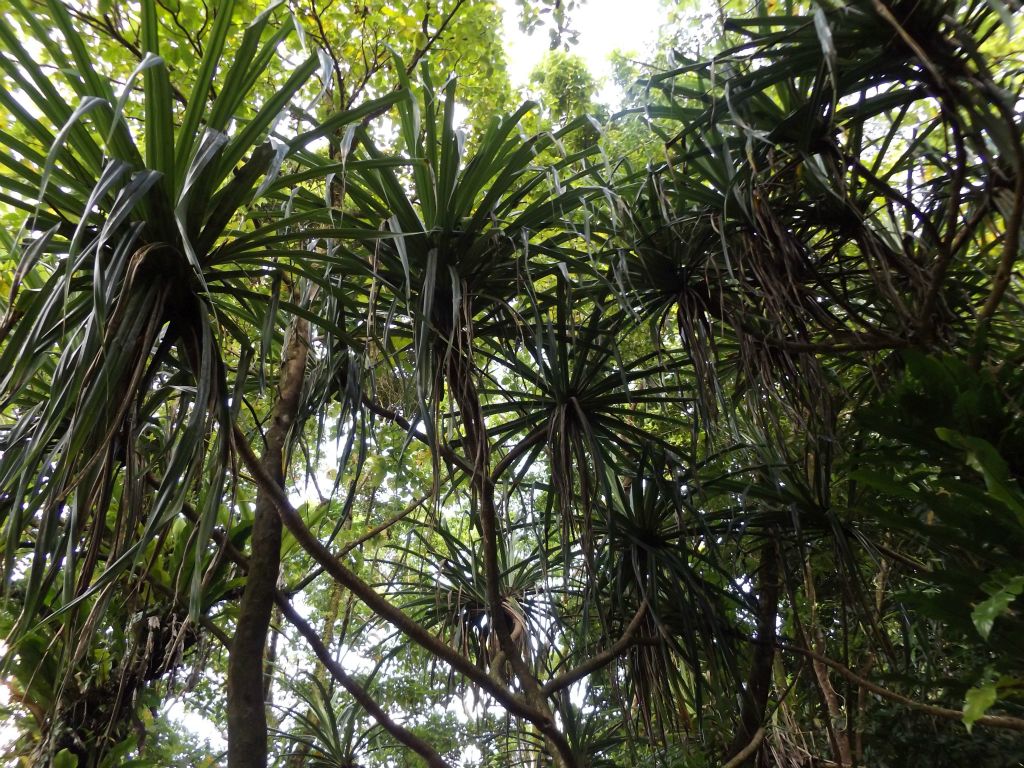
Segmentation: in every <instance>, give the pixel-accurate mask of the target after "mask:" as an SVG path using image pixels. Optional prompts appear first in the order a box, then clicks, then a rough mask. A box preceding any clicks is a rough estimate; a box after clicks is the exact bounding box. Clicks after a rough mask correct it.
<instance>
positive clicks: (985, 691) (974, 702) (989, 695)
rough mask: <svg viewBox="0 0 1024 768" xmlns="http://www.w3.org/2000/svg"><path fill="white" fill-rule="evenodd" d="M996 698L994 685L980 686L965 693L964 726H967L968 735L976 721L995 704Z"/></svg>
mask: <svg viewBox="0 0 1024 768" xmlns="http://www.w3.org/2000/svg"><path fill="white" fill-rule="evenodd" d="M997 698H998V694H997V691H996V686H995V683H989V684H988V685H981V686H978V687H976V688H971V689H970V690H969V691H967V696H966V697H964V725H965V726H967V732H968V733H970V732H971V728H972V727H973V726H974V724H975V723H976V722H977V721H978V719H979V718H981V717H983V716H984V715H985V713H986V712H988V710H989V708H990V707H991V706H992V705H993V704H995V703H996V699H997Z"/></svg>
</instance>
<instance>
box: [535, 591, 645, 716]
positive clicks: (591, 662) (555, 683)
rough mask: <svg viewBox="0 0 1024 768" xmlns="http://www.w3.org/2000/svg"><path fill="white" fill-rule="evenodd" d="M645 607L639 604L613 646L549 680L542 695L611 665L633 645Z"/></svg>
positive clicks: (560, 688)
mask: <svg viewBox="0 0 1024 768" xmlns="http://www.w3.org/2000/svg"><path fill="white" fill-rule="evenodd" d="M647 607H648V606H647V601H646V600H644V601H643V602H642V603H640V608H639V609H638V610H637V612H636V615H635V616H634V617H633V619H632V621H630V622H629V626H628V627H626V631H625V632H623V633H622V637H620V638H619V639H618V640H617V641H616V642H615V643H614V644H612V645H610V646H609V647H608V648H606V649H605V650H603V651H601V652H600V653H598V654H596V655H594V656H591V657H590V658H589V659H587V660H586V661H584V662H583V663H582V664H580V665H579V666H578V667H575V668H574V669H570V670H569V671H568V672H565V673H563V674H561V675H559V676H558V677H556V678H553V679H551V680H549V681H548V682H547V683H546V684H545V685H544V687H543V688H542V689H541V690H542V691H543V693H544V695H545V696H550V695H551V694H553V693H556V692H558V691H560V690H562V689H563V688H566V687H568V686H570V685H572V684H573V683H575V682H577V681H578V680H582V679H583V678H584V677H586V676H587V675H589V674H591V673H592V672H596V671H597V670H599V669H601V667H604V666H606V665H608V664H611V663H612V662H613V661H614V660H615V659H616V658H617V657H618V656H619V655H620V654H621V653H622V652H623V651H624V650H626V648H628V647H629V646H631V645H632V644H633V638H634V637H636V633H637V632H638V631H639V630H640V623H641V622H642V621H643V618H644V615H645V614H646V613H647Z"/></svg>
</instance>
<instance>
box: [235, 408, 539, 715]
mask: <svg viewBox="0 0 1024 768" xmlns="http://www.w3.org/2000/svg"><path fill="white" fill-rule="evenodd" d="M234 438H235V440H234V442H235V449H236V450H237V451H238V453H239V455H240V456H241V458H242V462H243V463H244V464H245V466H246V468H247V469H248V470H249V472H250V473H251V475H252V477H253V481H254V482H255V484H256V486H257V487H258V488H261V489H263V490H265V491H266V493H267V495H268V496H269V497H270V499H271V500H272V501H273V503H274V506H275V507H276V509H277V512H278V514H279V515H280V516H281V521H282V522H283V523H284V526H285V527H286V528H287V529H288V530H289V531H290V532H291V533H292V535H293V536H294V537H295V540H296V541H297V542H298V543H299V546H301V547H302V548H303V549H304V550H306V552H307V553H308V554H309V555H310V556H311V557H312V558H313V559H314V560H315V561H316V562H317V563H319V564H320V565H322V566H323V567H324V570H326V571H327V572H328V573H329V574H330V575H331V576H332V577H334V579H336V580H337V581H338V583H339V584H341V585H342V586H343V587H345V588H346V589H348V590H349V591H351V592H352V593H353V594H355V596H356V597H358V598H359V599H360V600H362V601H363V603H364V604H365V605H366V607H367V608H369V609H370V610H371V611H373V612H374V613H375V614H376V615H377V616H379V617H380V618H381V619H383V620H384V621H386V622H387V623H388V624H390V625H391V626H393V627H395V628H396V629H397V630H399V631H400V632H402V633H403V634H404V635H405V636H406V637H408V638H409V639H410V640H412V642H414V643H416V645H418V646H420V647H421V648H423V649H424V650H426V651H427V652H428V653H430V654H431V655H433V656H435V657H436V658H438V659H439V660H441V661H443V662H445V663H446V664H448V666H450V667H451V668H452V669H453V670H455V671H456V672H458V673H460V674H461V675H462V676H463V677H466V678H467V679H469V680H470V681H472V682H473V683H476V684H477V685H479V686H480V687H481V688H482V689H483V690H484V691H486V692H487V693H489V694H490V695H491V696H492V697H493V698H494V699H495V701H497V702H498V703H499V704H501V705H502V706H503V707H504V708H505V709H506V710H508V712H509V713H510V714H513V715H516V716H518V717H522V718H525V719H526V720H529V721H530V722H531V723H533V724H534V725H536V726H537V727H538V728H542V729H550V728H553V727H554V722H553V720H552V718H551V717H550V716H547V715H545V714H544V713H542V712H540V711H539V710H537V709H535V708H534V707H533V706H531V705H530V704H528V703H527V702H525V701H523V700H522V699H520V698H519V697H518V696H516V695H515V694H513V693H512V692H511V691H508V690H506V689H505V688H502V687H501V686H499V685H497V684H496V683H495V681H494V680H493V679H491V677H490V676H489V675H488V674H487V673H486V672H484V671H483V670H482V669H480V668H479V667H477V666H476V665H475V664H474V663H473V662H471V661H470V660H469V659H467V658H466V657H465V656H462V655H461V654H460V653H458V652H457V651H456V650H455V649H453V648H452V647H451V646H449V645H447V644H446V643H444V642H442V641H441V640H440V639H438V638H437V637H435V636H434V635H433V634H432V633H430V632H429V631H428V630H427V629H425V628H424V627H423V626H422V625H421V624H419V623H417V622H416V621H415V620H413V619H412V618H410V617H409V616H408V615H406V613H405V612H404V611H402V610H401V609H400V608H398V607H397V606H394V605H392V604H391V603H390V602H389V601H388V600H387V598H386V597H384V596H383V595H381V594H379V593H378V592H377V591H376V590H375V589H374V588H373V587H371V586H370V585H369V584H367V583H366V582H365V581H363V580H362V579H360V578H359V577H358V576H357V575H356V574H355V573H353V572H352V571H350V570H349V569H348V568H347V567H346V566H345V565H344V564H343V563H341V562H340V561H339V560H338V559H337V558H335V557H334V555H332V554H331V553H330V551H329V550H328V549H327V548H326V547H325V546H324V545H323V544H322V543H321V542H320V540H319V539H317V538H316V537H315V536H314V535H313V534H312V533H311V532H310V530H309V529H308V528H307V527H306V525H305V523H303V522H302V517H301V516H300V515H299V513H298V511H297V510H296V509H295V507H293V506H292V505H291V502H289V501H288V496H287V494H286V493H285V492H284V490H282V489H281V488H280V487H278V486H277V485H276V484H275V483H274V481H273V478H271V477H270V476H269V475H268V474H267V473H266V471H265V470H264V469H263V466H262V465H261V464H260V461H259V459H258V458H257V457H256V455H255V454H254V453H253V452H252V448H250V447H249V444H248V443H247V442H246V440H245V435H243V434H242V432H241V430H240V429H239V428H238V427H237V426H236V427H235V428H234Z"/></svg>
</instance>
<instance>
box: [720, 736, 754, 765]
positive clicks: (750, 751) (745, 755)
mask: <svg viewBox="0 0 1024 768" xmlns="http://www.w3.org/2000/svg"><path fill="white" fill-rule="evenodd" d="M762 741H764V727H763V726H762V727H761V728H758V729H757V730H756V731H754V737H753V738H752V739H751V740H750V743H749V744H747V746H745V747H744V748H743V749H741V750H740V751H739V752H737V753H736V756H735V757H733V758H732V759H731V760H729V761H728V762H727V763H724V764H723V765H722V768H739V767H740V766H741V765H743V763H745V762H746V761H747V760H748V759H749V758H751V757H753V756H754V753H755V752H757V748H758V747H760V746H761V742H762Z"/></svg>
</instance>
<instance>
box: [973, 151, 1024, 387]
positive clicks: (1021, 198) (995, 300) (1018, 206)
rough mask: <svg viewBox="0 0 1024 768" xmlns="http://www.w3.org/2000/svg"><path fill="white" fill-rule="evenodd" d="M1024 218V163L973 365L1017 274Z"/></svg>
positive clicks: (978, 331)
mask: <svg viewBox="0 0 1024 768" xmlns="http://www.w3.org/2000/svg"><path fill="white" fill-rule="evenodd" d="M1022 219H1024V162H1021V163H1019V164H1018V166H1017V183H1016V184H1015V185H1014V188H1013V210H1012V211H1011V212H1010V216H1009V219H1008V220H1007V222H1006V240H1005V241H1004V243H1003V255H1002V258H1001V259H1000V260H999V266H998V267H997V268H996V274H995V276H994V277H993V279H992V292H991V293H990V294H989V296H988V299H987V300H986V301H985V305H984V306H983V307H982V308H981V311H980V312H979V313H978V326H977V329H976V331H975V335H974V351H973V352H972V353H971V364H972V365H973V367H974V368H978V367H979V366H980V365H981V358H982V355H983V354H984V352H985V343H986V341H987V339H988V329H989V326H990V325H991V324H992V316H993V315H994V314H995V312H996V309H998V308H999V304H1000V302H1002V300H1003V295H1004V294H1005V293H1006V289H1007V288H1008V287H1009V285H1010V277H1011V276H1012V274H1013V265H1014V263H1015V262H1016V261H1017V257H1018V256H1019V253H1018V252H1019V251H1020V229H1021V224H1022V223H1024V221H1022Z"/></svg>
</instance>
